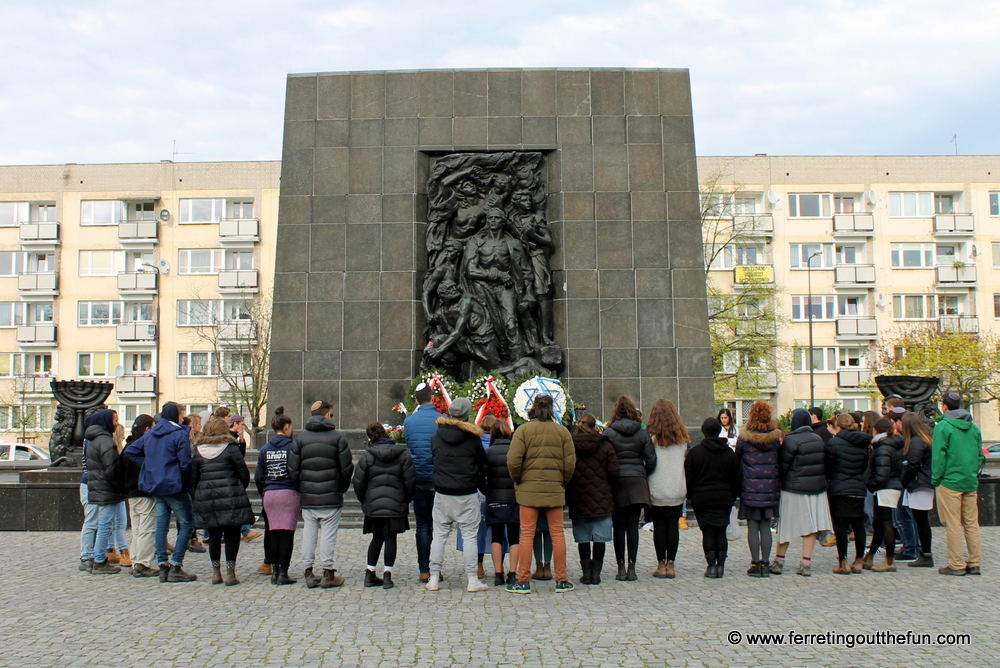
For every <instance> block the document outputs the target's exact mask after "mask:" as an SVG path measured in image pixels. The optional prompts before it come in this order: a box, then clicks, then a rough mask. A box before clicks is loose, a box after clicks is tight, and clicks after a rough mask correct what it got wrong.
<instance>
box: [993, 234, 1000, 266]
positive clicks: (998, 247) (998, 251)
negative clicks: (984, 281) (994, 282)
mask: <svg viewBox="0 0 1000 668" xmlns="http://www.w3.org/2000/svg"><path fill="white" fill-rule="evenodd" d="M993 268H994V269H997V268H1000V243H997V242H995V241H994V242H993Z"/></svg>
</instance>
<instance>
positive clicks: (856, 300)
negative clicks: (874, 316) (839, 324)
mask: <svg viewBox="0 0 1000 668" xmlns="http://www.w3.org/2000/svg"><path fill="white" fill-rule="evenodd" d="M867 314H868V309H867V308H866V307H865V297H864V296H863V295H841V296H839V297H837V315H840V316H844V317H858V316H863V315H867Z"/></svg>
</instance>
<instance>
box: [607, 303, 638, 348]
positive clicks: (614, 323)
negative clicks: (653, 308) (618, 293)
mask: <svg viewBox="0 0 1000 668" xmlns="http://www.w3.org/2000/svg"><path fill="white" fill-rule="evenodd" d="M635 311H636V302H635V300H634V299H602V300H601V348H633V347H635V346H636V331H635V327H636V313H635Z"/></svg>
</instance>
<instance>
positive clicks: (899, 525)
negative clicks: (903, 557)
mask: <svg viewBox="0 0 1000 668" xmlns="http://www.w3.org/2000/svg"><path fill="white" fill-rule="evenodd" d="M892 523H893V524H895V525H896V532H897V533H898V534H899V539H900V540H901V541H902V542H903V552H904V553H906V554H907V555H916V553H917V552H920V551H921V547H920V540H919V539H918V538H917V523H916V521H914V519H913V512H912V511H911V510H910V507H909V506H899V507H898V508H893V510H892Z"/></svg>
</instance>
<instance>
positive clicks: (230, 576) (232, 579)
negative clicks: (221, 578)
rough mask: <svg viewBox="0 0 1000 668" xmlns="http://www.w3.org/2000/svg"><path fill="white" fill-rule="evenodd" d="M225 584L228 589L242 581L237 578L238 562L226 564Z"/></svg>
mask: <svg viewBox="0 0 1000 668" xmlns="http://www.w3.org/2000/svg"><path fill="white" fill-rule="evenodd" d="M225 583H226V586H227V587H232V586H233V585H238V584H239V583H240V581H239V580H238V579H237V578H236V562H233V561H227V562H226V578H225Z"/></svg>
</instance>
